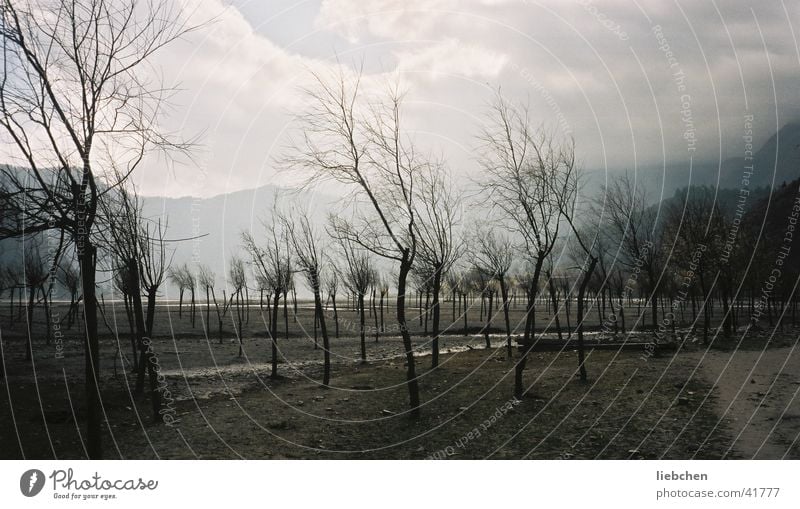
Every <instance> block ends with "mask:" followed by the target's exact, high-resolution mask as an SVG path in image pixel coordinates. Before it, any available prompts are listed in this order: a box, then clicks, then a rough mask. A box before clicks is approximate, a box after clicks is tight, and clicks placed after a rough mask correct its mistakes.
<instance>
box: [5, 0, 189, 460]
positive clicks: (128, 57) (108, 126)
mask: <svg viewBox="0 0 800 509" xmlns="http://www.w3.org/2000/svg"><path fill="white" fill-rule="evenodd" d="M0 5H2V9H0V37H2V51H3V58H2V62H3V63H2V77H0V110H1V111H2V115H0V129H2V130H3V131H4V132H5V133H6V134H7V135H8V137H9V139H10V140H11V142H12V145H13V147H14V149H15V155H16V156H17V157H18V158H19V160H21V161H23V163H24V165H25V166H26V167H27V169H26V174H28V175H31V176H32V177H33V178H31V179H26V178H20V177H19V175H17V174H14V172H9V171H4V173H5V175H4V176H5V177H6V179H5V181H6V182H5V183H4V184H3V189H2V190H0V194H2V195H3V196H4V198H6V197H7V198H8V202H7V205H8V204H10V205H9V207H10V208H13V209H16V210H17V211H18V212H19V214H15V215H14V216H11V217H12V219H8V216H5V217H4V220H3V221H2V222H1V223H0V235H2V236H11V235H13V236H19V235H22V234H23V232H25V233H26V234H27V233H33V232H36V231H44V230H48V229H54V228H55V229H59V230H62V231H64V232H66V233H67V235H68V240H70V241H72V242H74V244H75V247H76V251H77V255H78V261H79V266H80V268H81V279H82V281H81V282H82V287H83V301H84V316H85V319H86V359H87V370H86V372H87V380H86V397H87V402H88V404H87V412H88V422H87V427H88V432H87V434H86V438H87V452H88V455H89V457H90V458H92V459H98V458H100V457H101V456H102V444H101V426H102V417H101V410H100V389H99V354H100V352H99V347H98V337H97V309H96V307H97V300H96V297H95V269H96V258H97V257H96V248H95V246H94V241H93V239H92V234H93V230H94V223H95V218H96V213H97V200H98V196H99V194H101V193H102V192H103V191H102V190H100V189H99V188H98V185H97V178H98V175H97V173H96V172H95V166H96V165H97V164H98V163H99V162H100V159H101V157H102V154H101V150H102V149H106V150H105V151H106V153H108V154H112V153H113V154H114V156H113V157H114V158H115V160H116V163H117V165H118V166H119V167H122V168H125V171H126V172H127V173H130V172H132V171H133V170H134V169H135V168H136V167H137V166H138V164H139V163H140V162H141V160H142V158H143V156H144V154H145V153H146V152H147V150H148V149H149V148H150V147H152V146H153V145H154V144H155V145H162V146H164V145H167V144H168V143H167V140H166V138H165V137H164V136H162V135H161V134H160V133H159V132H158V130H157V120H158V119H159V117H160V115H161V112H162V106H161V105H162V102H163V99H164V97H165V93H167V92H166V89H165V87H163V86H161V85H160V84H158V83H157V82H155V80H153V79H152V77H151V76H150V75H148V73H145V72H142V71H143V70H144V69H145V68H146V65H147V63H148V61H149V60H150V58H151V57H152V56H153V54H154V53H156V52H157V51H158V50H159V49H161V48H163V47H164V46H165V45H167V44H169V43H170V42H172V41H174V40H175V39H177V38H178V37H180V36H181V35H182V34H184V33H185V32H186V31H187V29H188V27H187V26H186V25H185V24H183V23H181V22H178V21H177V19H178V16H177V13H176V12H175V11H174V10H173V9H175V8H176V6H177V4H171V3H164V2H156V1H147V2H144V3H143V2H139V1H136V0H122V1H116V0H115V1H114V2H111V1H110V0H92V1H89V0H57V1H54V2H52V3H48V4H44V3H42V2H35V3H30V2H25V3H20V2H16V1H12V0H2V4H0ZM100 166H101V167H102V163H101V162H100Z"/></svg>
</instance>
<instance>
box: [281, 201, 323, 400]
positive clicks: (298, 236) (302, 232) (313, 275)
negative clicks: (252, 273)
mask: <svg viewBox="0 0 800 509" xmlns="http://www.w3.org/2000/svg"><path fill="white" fill-rule="evenodd" d="M280 220H281V222H282V223H283V228H284V230H285V231H286V236H287V238H288V241H289V245H290V246H291V248H292V250H293V252H294V258H295V260H296V263H297V265H298V267H299V268H300V270H301V271H302V272H303V273H304V274H305V276H306V281H307V282H308V286H309V287H310V288H311V291H312V292H313V293H314V314H315V317H316V320H319V326H320V332H321V333H322V350H323V359H324V367H323V376H322V385H323V386H324V387H327V386H328V384H329V383H330V379H331V352H330V341H329V340H328V328H327V326H326V323H325V313H324V311H323V308H322V296H321V289H320V288H321V286H322V282H321V281H322V280H321V272H322V259H323V258H322V256H323V255H322V250H323V248H324V246H323V245H322V243H321V241H320V235H319V233H318V232H317V231H316V229H315V228H314V227H313V225H312V224H311V220H310V219H309V217H308V211H306V210H301V209H299V208H295V209H294V210H292V211H291V212H290V216H289V215H281V216H280ZM316 320H315V326H316Z"/></svg>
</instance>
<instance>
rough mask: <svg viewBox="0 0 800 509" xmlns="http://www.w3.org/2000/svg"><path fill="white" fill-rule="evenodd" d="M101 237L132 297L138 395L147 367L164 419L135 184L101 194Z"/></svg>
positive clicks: (153, 397) (152, 392) (155, 407)
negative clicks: (144, 297)
mask: <svg viewBox="0 0 800 509" xmlns="http://www.w3.org/2000/svg"><path fill="white" fill-rule="evenodd" d="M99 208H100V211H101V212H102V214H101V216H100V226H101V228H102V230H101V231H102V233H103V236H102V240H101V241H100V243H99V246H100V247H101V248H102V249H103V250H104V251H106V252H108V253H109V254H110V255H111V256H110V257H111V259H112V263H113V270H114V271H115V272H116V273H117V274H119V275H120V278H121V280H122V281H121V283H120V286H122V287H123V288H124V289H125V291H126V293H127V294H128V296H129V298H130V302H131V304H132V312H133V325H134V332H135V337H136V345H137V348H138V353H139V360H138V363H137V364H136V367H137V376H136V384H135V387H134V392H135V394H137V395H138V394H142V392H143V391H144V378H145V370H147V375H148V378H149V384H150V398H151V403H152V406H153V414H154V418H155V419H157V420H161V418H162V414H161V394H160V387H159V384H158V374H157V373H156V372H155V360H154V353H153V346H152V341H151V338H150V337H149V336H148V331H147V329H146V325H145V318H144V308H143V306H142V291H141V271H142V256H141V254H142V251H141V247H142V244H143V242H142V238H141V233H142V229H141V228H142V227H141V221H142V219H141V203H140V201H139V198H138V195H137V194H136V190H135V189H134V188H133V187H132V186H127V185H125V184H120V185H118V186H116V187H115V188H114V190H113V192H110V193H106V194H104V195H103V196H102V199H101V200H100V203H99Z"/></svg>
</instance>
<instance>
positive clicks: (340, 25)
mask: <svg viewBox="0 0 800 509" xmlns="http://www.w3.org/2000/svg"><path fill="white" fill-rule="evenodd" d="M172 1H178V0H172ZM231 1H234V2H236V1H239V0H231ZM242 1H243V2H244V1H245V0H242ZM276 2H278V5H277V6H273V5H272V4H271V3H270V6H267V5H262V4H258V5H256V4H254V3H252V2H248V3H247V4H246V5H245V4H242V6H241V7H242V8H241V9H240V8H239V7H237V6H236V5H233V4H232V5H227V4H223V3H222V2H221V1H220V0H203V1H202V2H201V3H200V4H197V5H198V7H196V8H197V12H195V13H194V16H196V17H197V19H208V18H214V22H213V23H212V24H210V25H209V26H208V27H204V28H203V29H202V30H200V31H198V32H195V33H194V34H192V35H191V36H190V37H189V38H187V40H185V41H182V42H180V43H179V44H176V45H173V46H171V47H169V48H167V50H166V51H165V52H164V53H163V54H161V55H160V57H159V61H158V67H159V69H161V72H162V73H163V74H164V76H165V77H166V78H167V81H168V82H175V83H179V84H180V86H181V89H182V91H181V92H180V93H179V94H178V95H177V96H176V97H175V101H174V105H173V106H174V107H173V110H172V112H173V114H172V117H171V118H170V120H169V124H168V126H169V128H171V129H173V130H175V131H179V132H183V133H185V134H187V135H190V134H193V133H196V132H198V131H202V132H203V147H202V149H201V150H200V151H199V152H198V154H197V155H196V157H197V159H198V160H199V162H200V166H201V167H202V168H203V169H204V170H205V173H204V177H203V178H197V175H198V172H197V169H196V168H194V167H192V166H186V167H179V168H177V169H176V170H174V171H171V172H164V169H163V167H162V166H161V165H160V163H158V162H157V161H154V162H148V165H147V168H146V170H145V171H144V172H142V181H143V183H144V185H145V186H146V188H145V190H146V191H147V192H149V193H151V194H152V193H166V194H172V195H174V194H205V195H208V194H216V193H219V192H224V191H227V190H231V189H240V188H244V187H253V186H255V185H259V184H263V183H265V182H275V181H276V180H280V179H281V178H282V177H281V176H280V175H278V174H276V173H275V170H274V164H273V162H274V155H275V154H276V153H277V152H278V151H279V150H280V148H281V147H282V143H284V140H285V134H286V129H287V128H288V127H289V126H290V123H291V121H292V119H293V115H294V114H295V113H296V112H297V111H298V110H299V109H301V107H302V105H303V103H302V98H300V97H299V96H298V94H297V92H296V90H297V86H298V85H299V84H302V83H303V82H304V80H305V79H307V77H308V70H309V69H316V70H320V69H326V68H330V67H332V66H334V65H336V60H337V58H338V59H339V60H340V61H341V62H343V63H344V64H345V65H353V64H352V62H355V63H356V64H357V63H359V62H360V61H363V62H364V65H365V70H366V73H367V74H368V76H367V77H366V79H365V83H366V84H367V85H369V84H372V83H385V81H386V79H387V78H389V77H392V76H396V75H402V78H403V81H404V82H406V84H407V85H408V87H409V100H410V102H411V103H412V107H411V108H410V109H411V114H410V115H409V117H410V121H411V122H412V123H413V126H414V127H415V128H418V129H419V130H420V131H421V132H422V131H424V132H425V133H426V136H427V137H428V141H430V142H431V146H435V145H436V143H438V142H437V141H436V140H446V142H444V143H441V144H442V145H443V147H444V148H442V150H444V151H445V153H444V154H443V156H444V157H446V158H447V159H448V160H450V161H451V166H453V167H454V168H457V170H456V171H457V172H469V171H470V170H471V169H473V168H474V166H475V165H474V161H472V160H471V159H470V157H471V154H470V150H469V147H470V146H472V145H474V132H477V128H478V126H477V122H478V120H477V119H478V118H479V116H480V110H481V108H482V107H484V106H485V104H486V101H487V100H489V98H490V97H491V93H492V90H496V89H497V88H501V89H502V91H503V93H504V94H505V95H507V96H509V97H510V98H511V99H513V100H516V101H519V102H526V103H529V104H530V105H531V109H532V111H533V113H534V121H536V122H541V123H545V124H552V125H562V126H564V125H568V126H569V128H570V131H571V132H572V134H573V136H574V137H575V139H576V143H577V146H578V150H579V152H580V153H579V155H580V157H581V160H582V161H583V162H584V165H586V166H589V167H602V166H603V165H605V164H608V165H611V166H615V167H628V168H632V167H633V165H634V164H637V165H639V166H640V167H641V166H648V165H649V166H654V167H656V168H658V167H659V166H661V165H662V164H663V163H665V162H666V163H667V164H688V161H689V158H690V157H692V158H694V160H695V161H700V160H704V161H714V160H716V159H719V158H720V157H722V158H725V157H728V156H735V155H739V154H740V153H741V131H742V125H741V124H742V117H743V115H744V114H746V113H752V114H754V115H755V126H754V129H755V132H756V135H757V136H756V137H757V139H758V140H765V139H766V138H768V137H769V136H770V135H771V134H773V133H774V131H775V129H776V127H779V126H780V125H782V124H783V123H785V122H787V121H789V120H792V119H797V118H800V104H798V100H797V98H796V87H795V86H794V83H795V82H796V76H797V75H798V70H800V62H799V61H798V52H797V48H796V47H795V41H794V39H793V38H792V29H793V30H794V33H798V32H800V25H798V24H797V23H796V22H794V21H793V20H797V19H800V5H798V4H797V3H787V2H755V1H753V0H731V1H730V2H724V3H723V2H689V1H678V2H673V3H665V2H661V1H658V0H641V1H640V2H638V3H636V4H631V3H630V2H627V1H604V2H600V1H596V2H593V1H590V0H580V1H578V2H563V1H559V0H538V1H535V0H527V1H522V0H519V1H515V0H405V1H401V0H322V1H321V3H320V4H319V9H318V10H317V11H314V12H312V11H311V10H310V9H304V10H297V9H291V8H288V6H289V5H290V4H291V2H283V3H282V0H276ZM265 4H266V3H265ZM283 4H286V6H287V7H286V8H283V7H281V5H283ZM191 5H193V6H195V4H191ZM245 6H246V8H245ZM262 11H263V12H262ZM259 13H261V14H260V15H259ZM256 19H258V22H257V23H255V22H254V20H256ZM792 23H794V25H792ZM655 26H659V27H660V30H659V31H656V30H654V27H655ZM293 27H297V28H296V34H294V33H293V32H292V30H293V29H294V28H293ZM278 28H280V30H278ZM278 31H279V32H280V37H279V36H278ZM656 32H658V33H660V34H661V35H660V36H659V35H657V33H656ZM287 33H291V34H292V37H287V36H286V34H287ZM623 34H624V36H623ZM295 35H296V36H295ZM278 40H280V41H282V42H281V43H280V44H279V43H278V42H276V41H278ZM287 41H289V42H287ZM665 46H669V52H670V53H669V55H668V54H667V52H666V51H665V49H664V48H665ZM670 58H672V60H670ZM671 62H677V63H676V64H673V63H671ZM678 72H680V73H682V74H683V78H680V79H679V78H677V77H676V73H678ZM773 80H774V81H773ZM682 87H683V88H682ZM773 88H774V90H775V93H774V94H773ZM684 96H687V97H684ZM687 99H688V100H687ZM776 111H777V114H776ZM687 115H688V116H689V117H690V119H691V122H692V125H693V129H694V131H695V134H696V137H697V142H696V148H695V150H694V151H693V152H691V151H689V150H688V149H689V147H688V145H687V140H686V139H685V134H686V129H687V126H686V122H685V119H686V117H687Z"/></svg>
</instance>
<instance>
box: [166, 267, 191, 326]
mask: <svg viewBox="0 0 800 509" xmlns="http://www.w3.org/2000/svg"><path fill="white" fill-rule="evenodd" d="M168 274H169V280H170V281H171V282H172V284H173V285H175V286H177V287H178V318H181V317H182V316H183V296H184V295H185V294H186V290H190V289H191V291H192V295H194V289H193V285H194V276H193V275H192V271H191V270H190V269H189V266H188V265H187V264H185V263H184V264H183V265H180V266H178V267H173V268H170V269H169V271H168ZM192 298H194V297H192ZM192 326H194V324H192Z"/></svg>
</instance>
